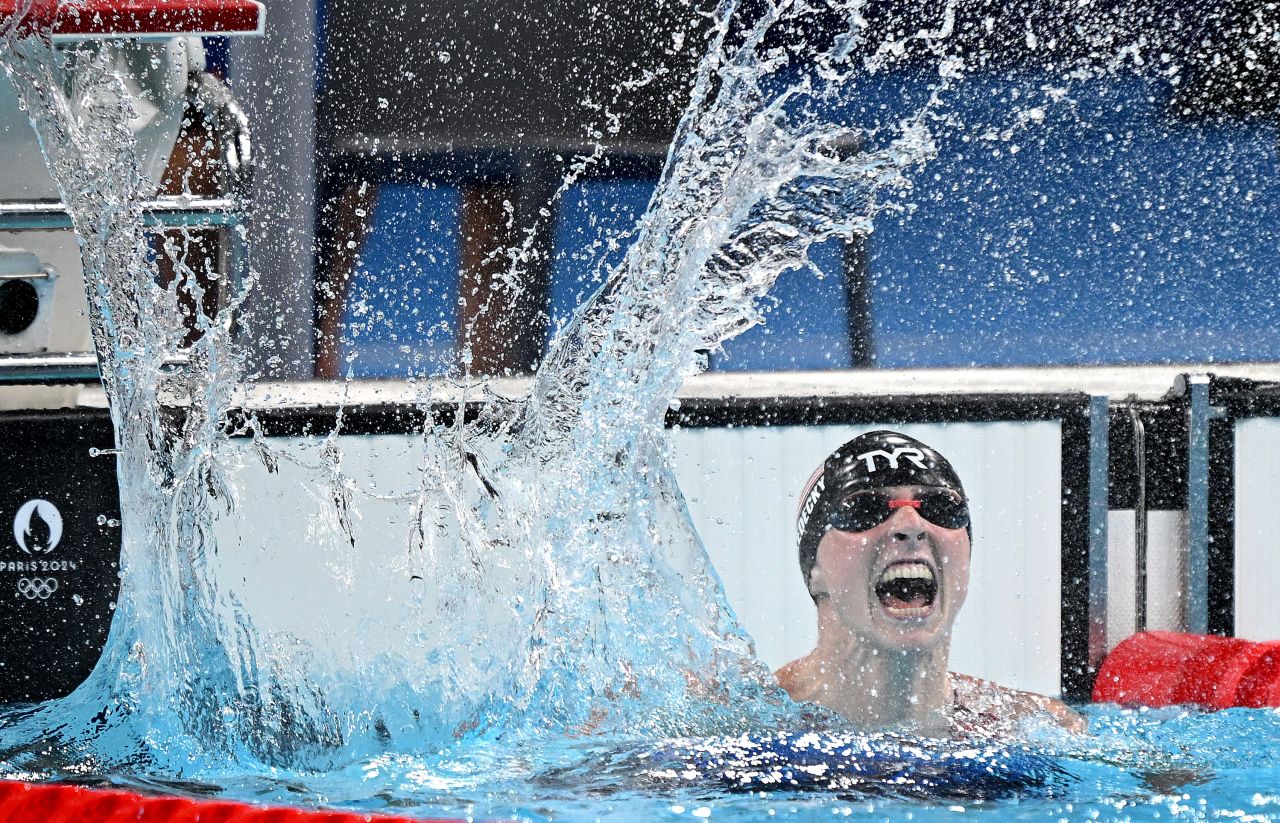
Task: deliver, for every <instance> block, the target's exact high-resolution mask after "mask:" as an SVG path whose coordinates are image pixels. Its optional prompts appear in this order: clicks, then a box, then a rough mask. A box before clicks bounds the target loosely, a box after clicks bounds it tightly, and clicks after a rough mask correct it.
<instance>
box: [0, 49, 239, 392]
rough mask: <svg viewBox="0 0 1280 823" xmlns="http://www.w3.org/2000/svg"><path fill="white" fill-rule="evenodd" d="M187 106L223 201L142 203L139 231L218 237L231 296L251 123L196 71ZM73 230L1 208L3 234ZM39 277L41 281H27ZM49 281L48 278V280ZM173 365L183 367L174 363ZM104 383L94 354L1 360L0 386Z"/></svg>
mask: <svg viewBox="0 0 1280 823" xmlns="http://www.w3.org/2000/svg"><path fill="white" fill-rule="evenodd" d="M187 99H188V101H189V103H190V104H192V105H194V107H195V108H196V109H197V111H199V112H200V113H201V114H202V115H203V117H204V118H205V121H206V122H207V123H208V124H209V125H210V126H211V127H213V128H214V129H215V131H216V132H217V133H218V134H219V135H220V137H221V140H220V142H219V146H218V148H219V160H220V163H221V167H222V169H223V171H224V180H225V184H224V186H223V188H224V189H225V193H224V194H222V195H221V196H214V197H209V196H202V195H166V196H159V197H155V198H153V199H151V200H148V201H146V202H144V203H142V204H141V206H142V222H143V226H144V227H145V228H148V229H153V230H167V229H214V230H218V231H220V232H221V234H222V237H221V238H220V243H219V246H220V249H221V253H219V254H218V256H217V266H216V267H217V269H218V270H219V272H220V274H221V275H227V274H229V275H230V277H229V278H226V281H227V282H229V283H230V286H231V289H232V290H233V291H235V290H236V289H238V287H239V283H240V276H239V275H240V265H241V264H242V262H243V261H244V260H245V258H246V255H245V248H244V237H243V232H241V231H236V229H237V228H238V227H239V226H240V225H241V224H243V223H244V221H245V218H246V212H247V202H248V192H249V188H250V186H251V185H252V181H253V169H254V166H253V153H252V141H251V134H250V130H249V121H248V118H247V117H246V116H245V114H244V111H243V110H242V109H241V108H240V105H239V103H237V102H236V100H235V98H234V97H233V96H232V94H231V91H230V89H228V88H227V87H226V84H225V83H223V82H222V81H221V80H219V79H218V78H216V77H214V76H212V75H210V74H208V73H206V72H195V73H193V74H192V75H191V77H190V80H189V83H188V86H187ZM72 228H74V226H73V224H72V220H71V213H70V212H69V211H68V209H67V207H66V206H65V205H64V204H63V203H61V202H59V201H52V200H33V201H14V200H9V201H0V231H66V230H69V229H72ZM32 276H39V275H32ZM46 276H47V275H46ZM175 365H178V366H180V365H181V363H180V362H177V361H175ZM100 377H101V373H100V372H99V369H98V360H97V356H96V355H95V354H94V353H93V352H67V353H44V352H41V353H35V354H5V355H0V385H4V384H9V385H14V384H32V383H38V384H45V385H59V384H75V383H92V382H96V381H97V380H98V379H99V378H100Z"/></svg>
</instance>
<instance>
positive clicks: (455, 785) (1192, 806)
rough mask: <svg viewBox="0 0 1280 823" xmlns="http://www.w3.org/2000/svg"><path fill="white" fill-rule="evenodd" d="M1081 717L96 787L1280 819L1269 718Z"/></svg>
mask: <svg viewBox="0 0 1280 823" xmlns="http://www.w3.org/2000/svg"><path fill="white" fill-rule="evenodd" d="M1084 711H1085V713H1086V715H1087V716H1088V717H1089V720H1090V726H1091V729H1090V734H1089V735H1088V736H1084V737H1079V738H1076V737H1072V736H1070V735H1065V734H1061V733H1058V732H1056V731H1049V730H1041V731H1035V730H1031V731H1029V732H1028V734H1027V736H1026V738H1025V739H1024V740H1021V741H1017V742H1006V743H1000V742H995V743H992V742H981V741H946V742H944V741H929V740H920V739H914V740H913V739H910V738H896V737H894V736H892V735H861V736H860V735H856V734H849V733H843V732H839V731H831V730H828V731H820V732H817V733H812V732H806V731H804V730H803V729H800V728H797V729H796V730H795V731H793V732H791V733H789V734H788V733H779V732H769V731H765V730H760V731H756V732H753V733H751V735H750V736H740V737H730V738H718V739H714V738H713V739H706V738H704V739H693V740H661V739H650V740H644V739H635V738H619V737H614V736H591V735H584V736H582V737H578V738H574V737H567V738H556V739H545V738H544V739H543V740H541V741H539V742H537V743H530V742H509V741H503V740H481V741H473V742H470V743H468V744H466V746H465V747H460V748H458V749H454V750H447V751H443V752H440V753H428V752H423V753H421V754H418V755H405V754H400V755H385V756H380V757H373V758H371V759H368V760H364V761H361V762H358V763H352V764H351V765H349V766H348V767H346V768H344V769H338V770H335V771H332V772H329V773H327V774H324V775H319V774H300V773H286V772H273V773H265V774H261V775H248V774H245V775H241V776H239V777H229V778H227V779H226V780H223V781H220V786H219V787H217V788H214V787H207V788H206V789H198V787H195V786H192V785H189V784H188V785H185V786H184V785H182V784H181V783H177V782H174V783H164V784H157V783H156V782H154V781H150V780H142V781H132V780H130V779H128V778H126V777H121V776H120V775H119V774H117V775H115V776H113V777H111V778H108V780H109V782H111V783H113V784H116V785H124V786H126V787H129V788H135V789H136V788H142V789H146V790H156V789H161V790H163V791H166V792H174V791H178V792H180V793H181V792H186V793H191V792H192V791H193V789H196V792H195V793H196V794H200V795H203V794H206V793H208V792H212V793H214V794H217V795H219V796H222V797H228V798H234V799H240V800H247V801H252V802H263V803H285V804H290V805H306V806H311V805H318V806H327V807H343V808H350V809H357V810H364V811H370V812H373V811H377V812H390V813H395V814H402V815H404V814H407V815H421V816H424V817H427V816H442V815H443V816H456V817H464V818H467V819H477V820H495V819H501V820H522V821H551V820H556V821H575V822H576V821H595V820H618V821H622V820H697V819H712V820H722V821H753V820H762V819H766V818H782V819H788V820H797V821H800V820H830V819H852V820H865V821H871V820H893V821H897V820H913V821H943V820H946V821H953V820H961V819H968V818H969V817H971V816H974V815H977V816H980V817H983V818H984V819H990V820H1052V821H1061V820H1097V821H1117V822H1119V821H1147V820H1150V821H1156V820H1197V821H1198V820H1206V821H1207V820H1243V821H1263V820H1268V821H1269V820H1278V819H1280V776H1278V775H1280V711H1276V710H1269V709H1232V710H1228V711H1223V712H1218V713H1213V714H1207V713H1202V712H1198V711H1195V710H1183V709H1161V710H1146V709H1143V710H1126V709H1119V708H1117V707H1114V706H1091V707H1086V708H1085V709H1084ZM780 741H781V743H780ZM771 753H772V755H773V756H770V754H771ZM779 753H781V754H780V755H779Z"/></svg>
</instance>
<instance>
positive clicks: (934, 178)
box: [343, 73, 1280, 376]
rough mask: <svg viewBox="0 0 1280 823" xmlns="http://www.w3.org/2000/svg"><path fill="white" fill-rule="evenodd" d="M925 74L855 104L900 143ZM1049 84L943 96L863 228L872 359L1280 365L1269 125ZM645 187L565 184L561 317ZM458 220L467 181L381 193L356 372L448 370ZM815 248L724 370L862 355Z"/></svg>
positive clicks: (829, 269)
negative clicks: (927, 131) (906, 182)
mask: <svg viewBox="0 0 1280 823" xmlns="http://www.w3.org/2000/svg"><path fill="white" fill-rule="evenodd" d="M931 82H932V81H931V80H930V79H929V78H923V77H918V76H911V75H884V76H881V77H877V78H870V79H868V80H866V81H865V82H864V83H863V86H862V87H861V88H859V89H857V95H856V97H855V98H854V102H853V103H852V104H850V105H849V107H848V108H847V110H846V111H845V112H844V113H843V115H844V116H845V117H846V118H847V119H848V121H849V122H852V123H858V124H861V125H864V126H868V127H870V128H872V129H874V130H875V131H873V132H872V134H873V135H876V137H873V138H872V139H873V141H874V140H875V139H886V140H887V139H891V138H892V136H893V135H894V134H896V125H897V120H898V119H899V118H900V117H901V116H902V115H901V112H904V111H911V110H914V109H916V108H918V106H919V104H920V102H921V101H922V100H923V98H924V96H925V95H927V94H928V93H929V92H930V89H929V84H930V83H931ZM1055 82H1056V79H1055V78H1051V77H1048V76H1046V75H1033V74H1027V73H1023V74H1016V73H1010V74H1007V75H997V74H990V75H987V76H982V75H977V76H969V77H967V78H966V79H965V80H964V82H963V83H962V84H961V85H960V86H959V87H958V89H957V91H955V92H953V93H951V94H950V95H949V96H948V97H947V98H946V104H945V105H944V106H943V107H942V108H941V109H940V110H939V112H938V113H939V115H941V116H945V117H949V118H951V121H950V125H947V124H945V123H943V122H942V121H941V120H939V121H938V125H936V126H935V128H936V137H937V145H938V156H937V157H936V158H935V159H934V160H933V161H931V162H930V163H929V164H928V165H927V166H926V167H924V169H923V170H922V171H920V172H918V173H916V174H915V186H914V188H913V190H912V191H911V192H909V193H908V194H906V195H905V196H896V197H897V199H896V200H894V199H893V198H892V197H891V198H890V204H891V205H895V206H901V207H902V209H901V210H894V209H890V210H886V211H884V212H882V213H880V214H879V215H878V216H877V218H876V221H875V231H874V233H873V234H872V235H871V236H870V238H869V239H868V241H867V243H868V250H869V255H870V258H869V260H870V262H869V272H870V279H871V288H870V307H871V308H870V311H871V315H872V317H871V319H872V325H873V351H874V359H875V364H876V365H877V366H880V367H886V368H907V367H928V366H1013V365H1039V364H1062V365H1069V364H1104V363H1158V362H1175V361H1195V362H1228V361H1241V360H1277V359H1280V335H1277V334H1275V332H1274V329H1275V328H1277V326H1280V305H1278V304H1277V298H1276V296H1277V294H1280V248H1278V241H1277V240H1276V239H1275V238H1276V233H1275V227H1276V226H1278V225H1280V179H1278V178H1280V174H1278V172H1280V168H1278V166H1280V158H1278V156H1277V148H1276V136H1275V130H1274V127H1273V126H1271V125H1269V124H1267V123H1266V122H1262V121H1248V120H1226V119H1220V120H1206V119H1203V118H1197V119H1192V118H1179V117H1178V116H1176V115H1175V114H1173V113H1171V112H1173V111H1174V110H1175V109H1176V107H1175V106H1171V105H1170V99H1169V89H1168V88H1167V87H1162V86H1160V85H1157V84H1154V83H1150V82H1148V81H1144V80H1142V79H1139V78H1136V77H1126V76H1119V77H1109V78H1106V79H1105V81H1099V80H1092V81H1087V82H1074V83H1071V84H1069V85H1068V86H1067V87H1065V88H1064V89H1058V88H1057V87H1056V86H1055V85H1054V83H1055ZM956 123H959V124H961V125H959V126H956V125H955V124H956ZM873 145H874V142H873ZM653 186H654V181H652V180H636V179H600V180H590V179H589V180H585V181H583V182H580V183H578V184H575V185H574V186H572V187H570V188H569V190H568V191H567V192H565V194H564V196H563V199H562V200H561V202H560V203H559V205H558V207H557V210H556V222H555V227H554V232H555V236H554V249H555V256H554V260H553V264H552V281H551V287H550V294H549V299H550V314H551V318H552V323H551V329H552V332H553V333H554V331H555V330H556V329H557V328H559V327H560V326H561V325H562V324H563V323H564V322H565V321H566V320H567V319H568V318H569V316H570V315H571V314H572V312H573V310H574V309H575V308H576V307H577V306H578V305H580V304H581V302H582V301H583V300H585V299H586V298H587V297H589V296H590V294H591V293H592V292H594V290H595V289H596V288H598V286H599V283H600V279H601V277H602V276H603V273H604V271H605V268H604V266H602V265H601V263H600V261H601V260H604V261H605V265H612V264H616V263H617V261H619V260H620V259H621V257H622V255H623V254H624V253H625V249H626V246H627V243H628V241H629V231H630V230H631V229H632V228H633V227H634V225H635V222H636V220H638V219H639V217H640V215H641V214H642V213H643V210H644V209H645V207H646V206H647V204H648V201H649V198H650V196H651V194H652V192H653ZM457 235H458V194H457V190H456V189H454V188H450V187H447V186H439V187H434V188H431V187H428V188H423V187H417V186H392V185H388V186H384V187H383V189H382V191H381V193H380V195H379V200H378V204H377V207H376V209H375V214H374V225H373V230H372V232H371V234H370V236H369V239H368V242H367V243H366V245H365V247H364V249H363V252H362V254H361V258H360V267H359V270H358V272H357V275H356V278H355V282H354V284H353V286H352V288H351V292H350V298H349V300H348V304H347V317H346V326H345V329H344V349H343V350H344V353H351V352H358V354H359V356H358V357H357V359H356V360H355V361H354V363H353V372H354V374H356V375H358V376H391V375H403V374H407V373H410V372H416V373H440V372H444V371H448V370H449V369H451V368H452V367H453V363H454V358H453V353H452V349H453V346H454V345H455V339H456V329H455V326H456V320H455V316H456V304H457V289H458V260H459V247H458V243H459V240H458V236H457ZM611 241H614V242H616V246H615V247H614V248H612V249H611V248H610V242H611ZM811 257H812V262H813V264H814V268H816V269H817V270H818V271H819V272H821V276H819V275H818V274H816V273H815V271H813V270H812V269H809V270H801V271H795V272H789V273H787V274H785V275H783V277H781V278H780V279H779V282H778V284H777V287H776V288H775V290H774V292H773V295H772V297H771V298H770V300H769V301H767V303H768V304H769V305H767V306H766V309H767V312H766V321H765V323H764V324H762V325H760V326H757V327H755V328H753V329H750V330H748V331H747V332H746V333H744V334H743V335H741V336H740V337H738V338H736V339H734V340H731V341H729V342H728V343H727V344H726V346H725V349H724V351H723V352H718V353H713V356H712V359H711V364H712V368H715V369H727V370H732V369H766V370H769V369H820V368H841V367H847V366H848V365H849V362H850V345H849V337H848V329H849V326H850V318H849V310H848V306H847V297H846V284H845V282H844V279H843V275H842V261H841V250H840V248H839V245H838V244H836V243H828V244H824V245H823V246H821V247H818V248H815V249H814V250H813V253H812V255H811ZM775 301H776V305H774V303H775Z"/></svg>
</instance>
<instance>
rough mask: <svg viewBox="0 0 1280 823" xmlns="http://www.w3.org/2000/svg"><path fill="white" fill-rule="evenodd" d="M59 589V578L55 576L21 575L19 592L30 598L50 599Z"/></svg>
mask: <svg viewBox="0 0 1280 823" xmlns="http://www.w3.org/2000/svg"><path fill="white" fill-rule="evenodd" d="M57 590H58V580H57V578H54V577H19V578H18V594H20V595H22V596H23V597H25V598H27V599H28V600H36V599H40V600H48V599H49V597H50V596H51V595H52V594H53V593H54V592H56V591H57Z"/></svg>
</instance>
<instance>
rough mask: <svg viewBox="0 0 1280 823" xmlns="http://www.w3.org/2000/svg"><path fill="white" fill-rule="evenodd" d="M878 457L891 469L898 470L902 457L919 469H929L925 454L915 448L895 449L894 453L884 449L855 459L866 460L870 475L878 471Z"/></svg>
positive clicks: (863, 454) (901, 447)
mask: <svg viewBox="0 0 1280 823" xmlns="http://www.w3.org/2000/svg"><path fill="white" fill-rule="evenodd" d="M877 457H883V458H884V459H885V461H886V462H887V463H888V464H889V465H888V466H887V468H889V469H896V468H898V458H900V457H902V458H906V459H907V460H910V461H911V462H912V463H914V464H915V466H916V468H918V469H922V470H927V469H928V468H929V467H928V466H926V465H925V462H924V452H922V451H920V450H919V449H917V448H916V447H914V446H898V447H895V448H894V450H893V451H892V452H887V451H885V450H884V449H875V450H873V451H869V452H863V453H862V454H860V455H858V456H856V457H855V458H854V459H855V460H865V461H866V463H867V472H868V473H870V472H874V471H875V470H876V458H877Z"/></svg>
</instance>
